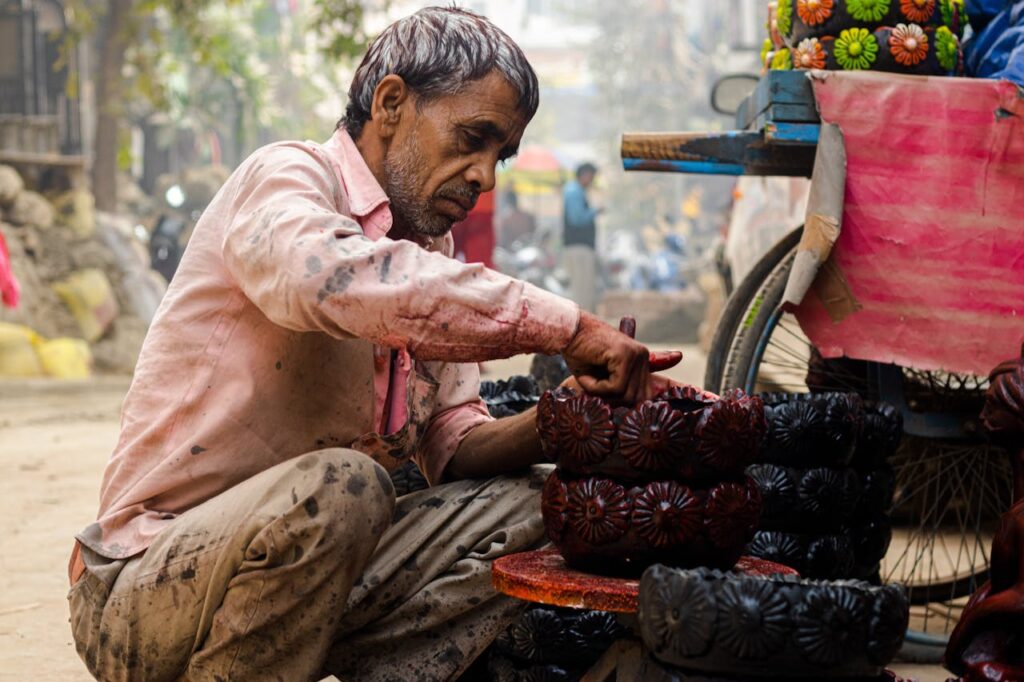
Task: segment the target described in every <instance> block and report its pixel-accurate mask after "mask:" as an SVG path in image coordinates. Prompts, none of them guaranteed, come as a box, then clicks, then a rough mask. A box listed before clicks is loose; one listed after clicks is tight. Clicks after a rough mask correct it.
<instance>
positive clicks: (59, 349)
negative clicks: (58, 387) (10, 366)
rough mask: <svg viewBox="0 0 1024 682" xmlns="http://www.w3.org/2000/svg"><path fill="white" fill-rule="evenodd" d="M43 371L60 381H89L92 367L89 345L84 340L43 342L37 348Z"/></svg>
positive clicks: (65, 339) (64, 339)
mask: <svg viewBox="0 0 1024 682" xmlns="http://www.w3.org/2000/svg"><path fill="white" fill-rule="evenodd" d="M36 351H37V352H38V354H39V360H40V361H41V362H42V364H43V369H44V370H45V371H46V373H47V374H49V375H50V376H52V377H56V378H58V379H88V378H89V368H90V366H91V365H92V353H90V352H89V344H88V343H86V342H85V341H83V340H82V339H68V338H60V339H53V340H51V341H42V342H40V343H39V345H38V346H37V348H36Z"/></svg>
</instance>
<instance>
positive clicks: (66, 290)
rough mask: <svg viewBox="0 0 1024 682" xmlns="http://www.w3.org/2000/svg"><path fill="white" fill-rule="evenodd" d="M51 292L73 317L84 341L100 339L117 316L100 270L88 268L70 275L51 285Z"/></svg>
mask: <svg viewBox="0 0 1024 682" xmlns="http://www.w3.org/2000/svg"><path fill="white" fill-rule="evenodd" d="M53 290H54V291H56V292H57V295H58V296H60V298H61V300H62V301H64V305H66V306H67V307H68V309H69V310H70V311H71V314H72V315H73V316H74V317H75V320H76V321H77V322H78V326H79V328H80V329H81V330H82V337H83V338H85V340H86V341H90V342H91V341H95V340H96V339H98V338H100V337H101V336H103V332H105V331H106V330H107V328H108V327H110V323H111V322H113V321H114V318H115V317H117V313H118V308H117V299H116V298H114V292H113V291H112V290H111V288H110V281H109V280H108V279H107V276H106V275H105V274H103V271H102V270H97V269H96V268H87V269H85V270H78V271H76V272H73V273H71V275H69V276H68V277H67V279H64V280H61V281H59V282H54V284H53Z"/></svg>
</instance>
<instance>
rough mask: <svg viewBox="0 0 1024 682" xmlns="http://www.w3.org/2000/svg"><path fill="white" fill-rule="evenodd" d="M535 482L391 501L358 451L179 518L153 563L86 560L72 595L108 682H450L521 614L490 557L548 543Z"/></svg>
mask: <svg viewBox="0 0 1024 682" xmlns="http://www.w3.org/2000/svg"><path fill="white" fill-rule="evenodd" d="M542 473H543V471H541V470H540V469H539V468H535V470H534V476H533V478H531V477H530V476H522V477H519V478H511V477H502V478H495V479H492V480H488V481H458V482H455V483H450V484H446V485H441V486H437V487H434V488H430V489H427V490H423V491H420V492H418V493H414V494H412V495H406V496H404V497H402V498H401V499H399V500H397V502H396V500H395V498H394V490H393V488H392V486H391V481H390V479H389V478H388V476H387V473H386V472H385V470H384V469H383V468H381V467H380V466H379V465H377V464H376V463H375V462H373V461H372V460H371V459H369V458H368V457H366V456H365V455H362V454H359V453H357V452H355V451H352V450H339V449H332V450H321V451H319V452H314V453H310V454H307V455H303V456H301V457H297V458H295V459H293V460H289V461H287V462H284V463H282V464H279V465H277V466H275V467H273V468H271V469H268V470H266V471H264V472H262V473H260V474H258V475H256V476H254V477H252V478H250V479H249V480H247V481H244V482H243V483H240V484H239V485H237V486H235V487H234V488H231V489H230V490H227V491H225V492H224V493H222V494H220V495H218V496H217V497H215V498H212V499H210V500H208V501H207V502H205V503H203V504H201V505H199V506H198V507H195V508H193V509H191V510H189V511H188V512H186V513H184V514H182V515H181V516H179V517H178V518H177V519H175V520H174V522H173V523H172V524H171V525H170V526H169V527H168V528H167V529H166V530H165V531H163V532H162V533H160V535H159V536H158V537H157V538H156V540H155V541H154V542H153V544H152V546H150V548H149V549H148V550H147V551H146V552H145V553H144V554H142V555H140V556H138V557H134V558H132V559H130V560H127V561H121V562H106V563H104V562H105V560H102V559H98V558H97V557H96V556H95V555H91V554H89V553H87V555H86V559H87V560H86V566H87V569H88V570H87V571H86V572H85V573H84V574H83V576H82V578H81V579H80V580H79V581H78V582H77V583H76V584H75V586H74V587H73V588H72V589H71V592H70V594H69V596H68V598H69V600H70V602H71V625H72V631H73V633H74V638H75V642H76V646H77V649H78V652H79V655H80V656H81V657H82V659H83V660H84V661H85V663H86V665H87V666H88V668H89V670H90V672H92V673H93V675H95V676H96V677H98V678H100V679H102V680H143V679H145V680H173V679H178V678H180V679H188V680H286V681H289V682H290V681H291V680H309V679H319V678H320V677H321V676H323V675H326V674H328V673H332V674H334V675H337V676H338V677H339V678H341V679H342V680H359V681H363V680H382V681H383V680H444V679H452V678H454V677H457V676H458V675H459V674H460V673H461V672H462V671H463V670H464V669H465V668H466V667H467V666H468V665H469V664H470V663H471V662H472V661H473V659H474V658H476V656H477V655H478V654H479V653H480V652H481V651H482V650H483V649H484V648H485V647H486V646H487V645H488V644H489V642H490V641H491V640H492V639H493V638H494V637H495V636H496V635H497V634H498V632H500V631H501V629H502V628H504V627H505V626H506V625H507V624H508V623H509V622H511V620H512V619H513V618H514V617H515V616H516V615H517V614H518V613H519V611H520V610H521V608H522V607H521V605H520V604H519V603H517V602H516V601H515V600H512V599H509V598H506V597H503V596H500V595H498V594H496V593H495V592H494V590H493V589H492V587H491V578H490V564H491V561H492V560H493V559H495V558H497V557H499V556H502V555H504V554H508V553H511V552H518V551H523V550H527V549H532V548H534V547H536V546H539V544H540V543H541V541H542V536H543V527H542V523H541V520H540V512H539V506H540V505H539V499H538V495H539V489H540V487H541V484H542V482H543V480H542V478H540V477H539V476H540V474H542Z"/></svg>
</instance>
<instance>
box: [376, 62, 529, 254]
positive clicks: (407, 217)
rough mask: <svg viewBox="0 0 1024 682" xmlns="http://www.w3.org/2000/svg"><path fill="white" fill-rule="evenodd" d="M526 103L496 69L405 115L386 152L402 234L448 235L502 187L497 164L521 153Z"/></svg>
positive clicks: (387, 178) (387, 174) (389, 187)
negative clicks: (482, 200) (486, 194)
mask: <svg viewBox="0 0 1024 682" xmlns="http://www.w3.org/2000/svg"><path fill="white" fill-rule="evenodd" d="M518 103H519V97H518V95H517V94H516V91H515V90H514V89H513V88H512V86H511V85H509V83H508V81H506V80H505V79H504V78H503V77H502V76H501V75H500V74H498V73H497V72H492V73H491V74H489V75H488V76H486V77H484V78H482V79H480V80H477V81H473V82H471V83H469V84H468V85H467V86H466V87H465V88H464V89H463V90H462V91H461V92H459V93H458V94H456V95H451V96H444V97H439V98H437V99H434V100H431V101H429V102H427V103H425V104H424V103H420V104H419V108H418V109H415V108H414V109H413V113H414V116H412V117H403V120H402V123H401V124H400V125H399V127H398V129H397V130H396V133H395V136H394V138H393V139H392V141H391V143H390V145H389V147H388V149H387V152H386V154H385V156H384V185H385V186H384V192H385V193H386V194H387V196H388V199H390V201H391V213H392V216H393V217H394V222H395V227H396V228H398V231H399V233H402V232H404V233H406V234H410V233H411V234H418V235H423V236H427V237H439V236H441V235H444V234H446V233H447V232H448V231H449V230H451V229H452V225H453V224H455V223H457V222H459V221H461V220H464V219H465V218H466V214H467V213H468V212H469V210H470V209H471V208H473V205H474V204H476V200H477V198H478V197H479V195H480V193H481V192H488V191H490V190H492V189H493V188H494V169H495V166H496V165H497V163H498V162H499V161H501V160H503V159H506V158H509V157H510V156H512V155H514V154H515V153H516V150H517V149H518V148H519V140H520V138H521V137H522V135H523V129H524V128H525V127H526V124H527V123H528V121H527V120H526V119H525V117H524V116H523V114H522V112H520V111H519V109H518ZM413 106H414V107H415V104H414V105H413Z"/></svg>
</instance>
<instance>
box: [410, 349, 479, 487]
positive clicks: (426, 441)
mask: <svg viewBox="0 0 1024 682" xmlns="http://www.w3.org/2000/svg"><path fill="white" fill-rule="evenodd" d="M425 364H426V365H427V369H428V371H430V372H431V373H432V374H433V375H434V376H435V377H436V378H437V380H438V383H439V384H440V385H439V386H438V390H437V397H436V398H435V399H434V410H433V413H432V416H431V418H430V422H429V424H427V428H426V431H425V432H424V434H423V436H422V437H421V439H420V442H419V446H418V447H417V451H416V455H415V460H416V464H417V466H419V468H420V471H422V472H423V475H424V476H425V477H426V479H427V482H429V483H430V484H431V485H436V484H438V483H440V482H441V481H442V479H443V478H444V470H445V468H446V467H447V466H448V463H449V462H450V461H451V459H452V457H453V456H454V455H455V451H456V450H458V449H459V445H461V444H462V440H463V439H464V438H465V437H466V436H468V435H469V432H470V431H472V430H473V429H475V428H476V427H478V426H480V425H481V424H484V423H486V422H489V421H493V420H494V417H492V416H491V415H490V413H489V412H488V411H487V406H486V405H485V404H484V401H482V400H481V399H480V368H479V367H478V366H477V365H476V364H475V363H441V362H437V363H425Z"/></svg>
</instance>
